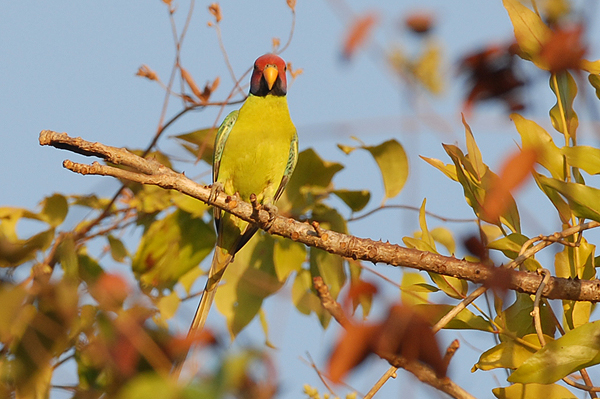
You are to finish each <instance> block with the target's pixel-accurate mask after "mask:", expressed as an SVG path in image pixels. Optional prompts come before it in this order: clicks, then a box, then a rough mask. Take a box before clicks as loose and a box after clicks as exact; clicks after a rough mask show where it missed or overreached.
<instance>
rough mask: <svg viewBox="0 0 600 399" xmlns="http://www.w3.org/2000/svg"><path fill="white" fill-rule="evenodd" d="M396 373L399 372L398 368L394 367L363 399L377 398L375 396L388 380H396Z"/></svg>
mask: <svg viewBox="0 0 600 399" xmlns="http://www.w3.org/2000/svg"><path fill="white" fill-rule="evenodd" d="M396 371H398V368H397V367H395V366H392V367H390V368H389V369H387V371H386V372H385V374H383V375H382V376H381V378H380V379H379V380H377V382H376V383H375V385H373V388H371V390H370V391H369V392H367V394H366V395H365V397H364V398H363V399H371V398H372V397H373V396H375V394H376V393H377V392H378V391H379V390H380V389H381V387H382V386H383V385H384V384H385V383H386V382H387V380H389V379H390V378H396Z"/></svg>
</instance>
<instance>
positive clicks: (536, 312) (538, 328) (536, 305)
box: [531, 269, 551, 347]
mask: <svg viewBox="0 0 600 399" xmlns="http://www.w3.org/2000/svg"><path fill="white" fill-rule="evenodd" d="M538 273H539V274H541V275H543V276H544V278H543V279H542V282H541V283H540V286H539V288H538V289H537V292H536V293H535V300H534V301H533V310H532V311H531V315H532V316H533V325H534V326H535V332H536V333H537V336H538V339H539V340H540V345H542V347H543V346H545V345H546V339H545V338H544V332H543V331H542V320H541V318H540V300H541V299H542V293H543V292H544V288H546V284H548V281H549V280H550V277H551V273H550V270H548V269H540V270H538Z"/></svg>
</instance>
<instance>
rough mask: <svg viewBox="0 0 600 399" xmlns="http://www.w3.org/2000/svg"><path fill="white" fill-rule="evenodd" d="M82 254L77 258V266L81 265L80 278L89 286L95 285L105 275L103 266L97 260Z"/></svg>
mask: <svg viewBox="0 0 600 399" xmlns="http://www.w3.org/2000/svg"><path fill="white" fill-rule="evenodd" d="M81 251H82V250H81V249H80V253H79V254H78V256H77V264H78V265H79V276H80V277H81V279H82V280H83V281H85V282H86V283H88V285H93V284H94V283H95V282H96V281H97V280H98V278H99V277H100V276H101V275H102V274H103V273H104V269H102V266H100V264H99V263H98V261H96V259H94V258H92V257H90V256H88V255H87V254H85V253H81Z"/></svg>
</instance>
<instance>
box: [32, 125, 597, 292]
mask: <svg viewBox="0 0 600 399" xmlns="http://www.w3.org/2000/svg"><path fill="white" fill-rule="evenodd" d="M40 144H41V145H50V146H54V147H57V148H62V149H68V150H71V151H74V152H77V153H80V154H84V155H90V156H91V155H95V156H98V157H100V158H103V159H105V160H107V161H109V162H111V163H115V164H119V165H125V166H129V167H131V168H135V169H136V171H129V170H123V169H119V168H115V167H111V166H107V165H101V164H99V163H97V162H96V163H94V164H93V165H86V164H79V163H75V162H71V161H65V162H64V166H65V167H66V168H68V169H70V170H72V171H74V172H76V173H81V174H95V175H104V176H114V177H118V178H121V179H127V180H130V181H134V182H137V183H142V184H151V185H156V186H159V187H162V188H165V189H173V190H177V191H179V192H181V193H183V194H186V195H189V196H191V197H194V198H197V199H199V200H200V201H203V202H205V203H207V204H210V205H213V206H216V207H218V208H220V209H223V210H225V211H227V212H230V213H232V214H234V215H235V216H237V217H239V218H240V219H242V220H245V221H248V222H250V223H255V224H257V225H258V226H264V227H266V229H265V231H267V232H268V233H270V234H275V235H279V236H282V237H286V238H290V239H292V240H294V241H297V242H300V243H303V244H305V245H308V246H312V247H316V248H320V249H323V250H325V251H327V252H329V253H332V254H336V255H339V256H342V257H346V258H352V259H355V260H356V259H360V260H365V261H369V262H373V263H385V264H388V265H391V266H403V267H409V268H413V269H418V270H426V271H430V272H434V273H439V274H442V275H445V276H452V277H456V278H460V279H465V280H469V281H472V282H474V283H477V284H482V283H484V282H486V281H488V280H489V279H493V278H494V276H495V274H494V273H495V271H494V269H493V268H490V267H489V266H487V265H485V264H482V263H475V262H468V261H466V260H461V259H456V258H455V257H452V256H443V255H439V254H434V253H430V252H426V251H419V250H416V249H410V248H405V247H402V246H400V245H397V244H391V243H384V242H381V241H373V240H370V239H368V238H360V237H356V236H352V235H348V234H341V233H337V232H335V231H331V230H326V229H322V228H321V231H320V234H317V233H316V232H315V229H314V227H313V226H312V225H310V224H308V223H303V222H299V221H297V220H294V219H290V218H286V217H283V216H280V215H270V214H269V212H267V211H266V210H265V209H261V210H259V211H258V212H257V214H256V215H255V216H253V211H254V209H253V207H252V205H251V204H249V203H246V202H242V201H234V203H232V204H230V203H229V202H228V201H227V195H225V194H220V195H219V196H218V197H217V198H216V199H214V201H211V200H209V197H210V193H211V191H210V188H208V187H205V186H202V185H199V184H197V183H196V182H194V181H192V180H190V179H189V178H187V177H186V176H185V175H183V174H181V173H177V172H174V171H173V170H171V169H169V168H167V167H165V166H163V165H161V164H159V163H158V162H157V161H156V160H153V159H144V158H141V157H138V156H136V155H134V154H131V153H129V152H128V151H127V150H125V149H121V148H115V147H109V146H106V145H103V144H100V143H90V142H87V141H85V140H83V139H81V138H71V137H69V136H68V135H67V134H66V133H56V132H52V131H49V130H44V131H42V132H41V133H40ZM234 205H235V206H234ZM271 218H272V220H271ZM591 223H592V222H589V223H587V224H588V225H591ZM594 223H596V222H594ZM584 225H585V224H584ZM584 225H581V226H577V227H574V228H572V229H580V230H581V229H583V228H584V227H583V226H584ZM598 225H600V224H598ZM588 228H589V227H588ZM569 230H571V229H569ZM565 232H566V231H565ZM538 245H539V244H538ZM534 248H535V247H534ZM534 248H531V249H534ZM528 251H529V250H528ZM525 252H526V253H527V251H525ZM541 280H542V277H541V276H539V275H537V274H536V273H531V272H526V271H516V270H515V271H511V279H510V282H509V284H508V287H507V288H508V289H511V290H516V291H518V292H524V293H528V294H534V293H535V292H536V291H537V289H538V287H539V285H540V282H541ZM544 297H546V298H550V299H569V300H576V301H590V302H598V301H600V281H599V280H576V279H565V278H557V277H552V278H550V281H549V282H548V284H547V289H546V291H545V292H544Z"/></svg>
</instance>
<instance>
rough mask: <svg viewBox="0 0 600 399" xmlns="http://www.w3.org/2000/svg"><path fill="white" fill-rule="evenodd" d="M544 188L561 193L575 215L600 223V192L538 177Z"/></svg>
mask: <svg viewBox="0 0 600 399" xmlns="http://www.w3.org/2000/svg"><path fill="white" fill-rule="evenodd" d="M536 180H539V182H540V184H541V185H542V186H545V187H548V188H550V189H551V190H555V191H556V192H558V193H560V194H561V195H562V196H563V197H565V198H566V199H567V201H568V202H569V207H570V209H571V211H572V212H573V214H574V215H575V216H577V217H580V218H586V219H592V220H595V221H600V202H598V198H600V190H598V189H597V188H593V187H589V186H586V185H584V184H579V183H567V182H563V181H560V180H557V179H552V178H548V177H545V176H541V175H538V176H537V178H536Z"/></svg>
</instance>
